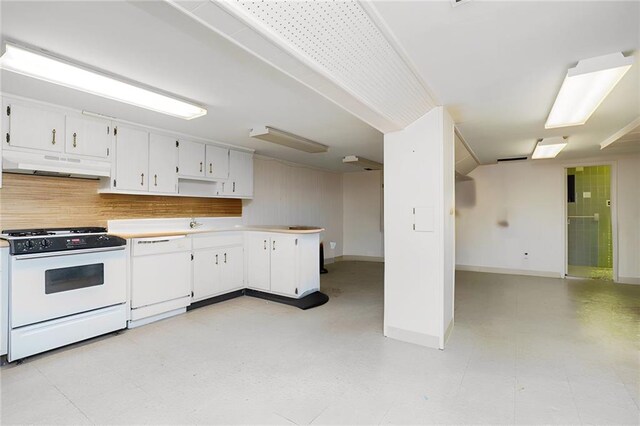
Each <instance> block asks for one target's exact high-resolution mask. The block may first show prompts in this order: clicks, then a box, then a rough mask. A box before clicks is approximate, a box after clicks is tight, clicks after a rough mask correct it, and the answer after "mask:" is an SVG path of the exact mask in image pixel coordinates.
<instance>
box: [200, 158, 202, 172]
mask: <svg viewBox="0 0 640 426" xmlns="http://www.w3.org/2000/svg"><path fill="white" fill-rule="evenodd" d="M200 173H202V161H201V162H200Z"/></svg>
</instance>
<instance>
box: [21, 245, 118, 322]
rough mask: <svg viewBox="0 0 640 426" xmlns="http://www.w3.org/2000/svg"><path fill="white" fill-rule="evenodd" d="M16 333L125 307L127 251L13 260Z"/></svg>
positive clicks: (102, 250)
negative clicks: (49, 322) (19, 329)
mask: <svg viewBox="0 0 640 426" xmlns="http://www.w3.org/2000/svg"><path fill="white" fill-rule="evenodd" d="M10 262H11V265H10V268H9V271H10V278H9V283H10V286H9V300H10V312H11V313H10V319H11V328H17V327H22V326H24V325H28V324H34V323H37V322H41V321H46V320H50V319H55V318H61V317H64V316H67V315H72V314H77V313H80V312H86V311H90V310H93V309H97V308H102V307H106V306H111V305H115V304H118V303H124V302H125V301H126V298H127V284H126V280H127V277H126V255H125V247H124V246H123V247H112V248H98V249H87V250H74V251H67V252H54V253H37V254H24V255H17V256H11V259H10Z"/></svg>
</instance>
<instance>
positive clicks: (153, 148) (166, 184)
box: [149, 133, 178, 193]
mask: <svg viewBox="0 0 640 426" xmlns="http://www.w3.org/2000/svg"><path fill="white" fill-rule="evenodd" d="M177 167H178V148H177V147H176V140H175V139H174V138H171V137H169V136H163V135H157V134H154V133H151V134H150V135H149V192H162V193H176V192H177V190H178V188H177V185H178V176H177V173H176V171H177Z"/></svg>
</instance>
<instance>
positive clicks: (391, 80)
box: [227, 0, 433, 127]
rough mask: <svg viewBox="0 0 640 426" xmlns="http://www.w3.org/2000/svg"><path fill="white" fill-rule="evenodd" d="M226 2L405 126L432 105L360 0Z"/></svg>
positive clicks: (337, 81) (343, 85)
mask: <svg viewBox="0 0 640 426" xmlns="http://www.w3.org/2000/svg"><path fill="white" fill-rule="evenodd" d="M230 3H231V4H230ZM227 5H229V6H232V7H233V8H234V9H236V10H237V11H238V12H239V13H242V14H244V15H245V20H247V21H248V22H252V21H253V24H254V26H256V25H258V26H262V30H263V31H266V32H267V33H269V34H268V35H269V36H271V38H272V39H276V41H277V42H279V43H280V44H282V45H284V47H286V48H287V49H288V50H290V51H292V53H295V54H296V55H297V56H298V57H302V58H303V59H304V60H305V61H306V62H307V63H308V64H309V65H311V66H313V67H315V68H316V69H317V70H318V71H319V72H321V73H323V74H324V75H325V76H327V77H329V78H331V79H333V80H334V81H335V82H336V83H337V84H339V85H340V86H342V87H343V88H344V89H345V90H347V91H349V92H350V93H351V94H352V95H353V96H356V97H357V98H359V99H360V100H361V101H362V102H364V103H366V104H367V105H369V107H370V108H372V109H374V110H376V111H377V112H378V113H380V114H382V115H384V116H386V117H388V118H389V119H390V120H391V121H393V122H395V123H398V124H399V125H400V126H401V127H405V126H406V125H408V124H410V123H412V122H413V121H415V120H416V119H417V118H419V117H421V116H422V115H424V114H425V113H426V112H427V111H429V109H431V108H432V107H433V102H432V100H431V97H430V96H429V94H428V92H427V91H426V89H425V87H424V86H423V85H422V83H421V82H420V80H418V78H417V77H416V75H415V74H414V73H413V72H412V70H411V68H410V67H409V66H408V65H407V63H406V62H405V61H404V60H403V58H402V57H401V56H400V55H399V54H398V52H397V51H396V50H395V49H394V48H393V46H392V45H391V44H390V43H389V41H388V40H387V39H386V37H385V36H384V34H383V33H382V32H381V31H380V29H379V28H378V27H377V26H376V24H375V23H374V22H373V21H372V19H371V18H370V17H369V15H368V14H367V12H366V11H365V10H364V9H363V7H362V6H361V5H360V3H359V2H357V1H318V2H311V1H309V2H306V1H305V2H299V1H248V0H235V1H232V2H227Z"/></svg>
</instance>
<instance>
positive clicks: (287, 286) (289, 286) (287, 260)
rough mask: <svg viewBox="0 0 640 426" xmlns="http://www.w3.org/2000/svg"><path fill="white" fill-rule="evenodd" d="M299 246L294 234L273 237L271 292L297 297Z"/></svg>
mask: <svg viewBox="0 0 640 426" xmlns="http://www.w3.org/2000/svg"><path fill="white" fill-rule="evenodd" d="M296 256H297V246H296V238H295V236H293V235H284V234H278V235H274V236H272V237H271V292H272V293H279V294H283V295H285V296H290V297H297V294H298V291H297V283H296V276H297V273H296V271H297V269H296V268H297V259H296Z"/></svg>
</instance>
